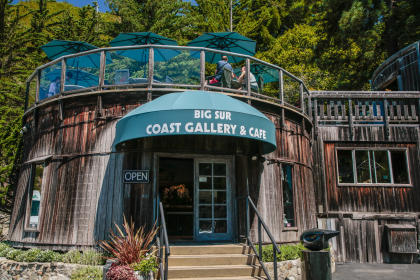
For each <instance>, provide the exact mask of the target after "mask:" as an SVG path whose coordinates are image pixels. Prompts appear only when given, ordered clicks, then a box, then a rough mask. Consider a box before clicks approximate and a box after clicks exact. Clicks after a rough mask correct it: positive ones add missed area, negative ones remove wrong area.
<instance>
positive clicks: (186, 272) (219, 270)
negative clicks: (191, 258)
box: [168, 265, 260, 279]
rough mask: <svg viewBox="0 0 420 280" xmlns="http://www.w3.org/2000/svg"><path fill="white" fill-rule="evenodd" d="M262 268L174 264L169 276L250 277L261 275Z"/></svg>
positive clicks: (194, 277)
mask: <svg viewBox="0 0 420 280" xmlns="http://www.w3.org/2000/svg"><path fill="white" fill-rule="evenodd" d="M259 272H260V269H259V268H258V267H256V266H250V265H213V266H172V267H169V268H168V278H169V279H174V278H193V279H200V278H206V277H207V278H211V277H213V278H214V277H242V276H245V277H250V276H253V275H260V273H259Z"/></svg>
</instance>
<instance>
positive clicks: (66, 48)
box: [41, 40, 110, 68]
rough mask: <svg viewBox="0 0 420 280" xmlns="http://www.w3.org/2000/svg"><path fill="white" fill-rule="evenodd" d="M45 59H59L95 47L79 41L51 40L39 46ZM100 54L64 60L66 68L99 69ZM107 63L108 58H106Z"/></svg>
mask: <svg viewBox="0 0 420 280" xmlns="http://www.w3.org/2000/svg"><path fill="white" fill-rule="evenodd" d="M41 49H42V50H43V51H44V52H45V54H46V55H47V57H48V58H49V59H51V60H54V59H57V58H60V57H62V56H65V55H69V54H75V53H80V52H85V51H90V50H93V49H97V47H95V46H93V45H91V44H89V43H86V42H81V41H65V40H52V41H50V42H48V43H47V44H45V45H43V46H41ZM100 56H101V54H100V53H93V54H88V55H84V56H79V57H74V58H70V59H68V60H66V62H67V65H68V66H72V67H77V68H78V67H92V68H99V64H100ZM107 60H108V61H109V60H110V58H109V57H107Z"/></svg>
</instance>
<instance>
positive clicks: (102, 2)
mask: <svg viewBox="0 0 420 280" xmlns="http://www.w3.org/2000/svg"><path fill="white" fill-rule="evenodd" d="M19 1H20V0H13V1H12V3H13V4H16V3H18V2H19ZM94 1H95V0H57V2H67V3H70V4H72V5H74V6H77V7H83V6H86V5H89V4H92V2H94ZM184 1H186V2H192V3H193V4H195V0H184ZM96 2H98V4H99V11H101V12H106V11H109V8H108V3H107V2H106V0H96Z"/></svg>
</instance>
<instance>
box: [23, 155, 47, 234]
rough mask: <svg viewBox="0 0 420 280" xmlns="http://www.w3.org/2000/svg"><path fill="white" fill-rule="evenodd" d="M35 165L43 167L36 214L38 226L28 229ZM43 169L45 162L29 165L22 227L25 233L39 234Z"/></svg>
mask: <svg viewBox="0 0 420 280" xmlns="http://www.w3.org/2000/svg"><path fill="white" fill-rule="evenodd" d="M37 165H44V170H43V172H42V182H41V197H40V199H39V213H38V225H37V226H36V228H33V227H30V226H29V222H30V218H31V207H32V191H33V189H34V183H35V176H36V166H37ZM45 167H46V163H45V161H38V162H32V163H31V167H30V168H31V173H30V176H29V182H28V194H27V196H26V213H25V225H24V231H26V232H39V231H40V229H39V226H40V224H41V220H42V218H41V217H42V215H41V214H42V210H43V209H42V198H43V195H42V191H43V185H44V173H45Z"/></svg>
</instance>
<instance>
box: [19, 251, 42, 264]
mask: <svg viewBox="0 0 420 280" xmlns="http://www.w3.org/2000/svg"><path fill="white" fill-rule="evenodd" d="M40 253H41V250H40V249H29V250H27V251H20V254H18V255H17V256H16V257H15V259H14V260H15V261H17V262H36V261H38V258H39V254H40Z"/></svg>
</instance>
